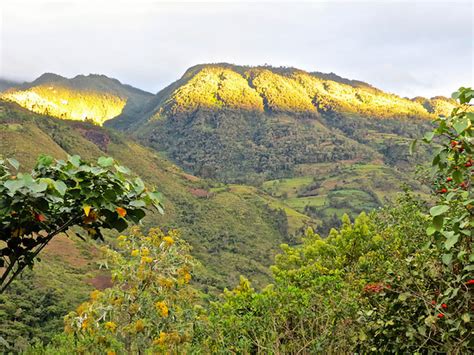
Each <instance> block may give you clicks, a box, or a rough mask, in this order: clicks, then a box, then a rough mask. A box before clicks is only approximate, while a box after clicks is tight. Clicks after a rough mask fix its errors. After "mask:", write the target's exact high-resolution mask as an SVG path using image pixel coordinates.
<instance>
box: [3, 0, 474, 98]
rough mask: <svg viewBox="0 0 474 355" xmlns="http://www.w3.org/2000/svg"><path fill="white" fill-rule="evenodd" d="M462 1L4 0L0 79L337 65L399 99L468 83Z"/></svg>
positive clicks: (166, 76)
mask: <svg viewBox="0 0 474 355" xmlns="http://www.w3.org/2000/svg"><path fill="white" fill-rule="evenodd" d="M473 11H474V10H473V5H472V3H471V2H470V1H451V2H430V1H404V2H394V1H371V2H360V1H352V2H351V1H344V2H342V1H331V2H330V1H327V2H322V1H318V2H301V3H300V2H297V3H295V2H291V3H290V2H286V3H282V2H279V3H276V2H258V3H255V2H237V3H236V2H206V3H204V2H203V3H200V2H190V3H189V2H187V3H183V2H173V3H165V2H156V1H131V0H130V1H106V0H103V1H101V0H95V1H62V2H47V1H39V0H36V1H33V0H29V1H20V0H15V1H9V0H3V2H2V4H1V5H0V16H1V17H0V26H1V27H0V28H1V32H0V36H1V37H0V51H1V52H0V76H2V77H7V78H17V79H22V80H32V79H34V78H35V77H37V76H39V75H40V74H42V73H43V72H46V71H49V72H55V73H58V74H61V75H65V76H68V77H71V76H75V75H77V74H79V73H84V74H88V73H103V74H106V75H109V76H112V77H116V78H118V79H120V80H121V81H123V82H126V83H129V84H132V85H134V86H137V87H140V88H143V89H146V90H149V91H152V92H156V91H158V90H159V89H161V88H162V87H164V86H166V85H168V84H169V83H171V82H172V81H174V80H176V79H177V78H179V77H180V76H181V75H182V74H183V72H184V71H185V70H186V69H187V68H188V67H190V66H192V65H195V64H198V63H207V62H222V61H225V62H231V63H236V64H249V65H258V64H264V63H268V64H272V65H277V66H279V65H285V66H294V67H298V68H301V69H305V70H309V71H323V72H331V71H332V72H335V73H337V74H339V75H342V76H346V77H349V78H352V79H359V80H364V81H367V82H369V83H371V84H373V85H375V86H377V87H380V88H382V89H384V90H387V91H390V92H394V93H397V94H400V95H402V96H415V95H425V96H433V95H438V94H442V95H449V93H450V92H451V91H453V90H455V89H456V88H457V87H458V86H460V85H472V84H474V78H473Z"/></svg>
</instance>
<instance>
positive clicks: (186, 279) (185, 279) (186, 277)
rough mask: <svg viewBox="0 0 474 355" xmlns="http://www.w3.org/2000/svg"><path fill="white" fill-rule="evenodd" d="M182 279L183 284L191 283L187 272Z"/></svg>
mask: <svg viewBox="0 0 474 355" xmlns="http://www.w3.org/2000/svg"><path fill="white" fill-rule="evenodd" d="M183 278H184V282H186V283H188V282H189V281H191V274H190V273H189V272H186V273H185V274H184V275H183Z"/></svg>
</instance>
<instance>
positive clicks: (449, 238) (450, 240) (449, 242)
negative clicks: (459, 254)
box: [444, 232, 459, 250]
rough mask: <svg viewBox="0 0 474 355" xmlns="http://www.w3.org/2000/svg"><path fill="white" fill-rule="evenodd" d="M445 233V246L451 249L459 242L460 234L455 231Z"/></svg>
mask: <svg viewBox="0 0 474 355" xmlns="http://www.w3.org/2000/svg"><path fill="white" fill-rule="evenodd" d="M444 235H445V236H446V241H445V242H444V247H445V248H446V250H450V249H451V248H452V247H453V246H454V245H455V244H456V243H457V242H458V239H459V234H455V233H454V232H447V233H445V234H444Z"/></svg>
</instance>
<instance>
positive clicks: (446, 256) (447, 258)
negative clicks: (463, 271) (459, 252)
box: [441, 254, 453, 265]
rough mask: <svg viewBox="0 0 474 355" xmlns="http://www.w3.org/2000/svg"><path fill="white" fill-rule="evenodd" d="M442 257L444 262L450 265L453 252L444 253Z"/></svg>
mask: <svg viewBox="0 0 474 355" xmlns="http://www.w3.org/2000/svg"><path fill="white" fill-rule="evenodd" d="M441 259H442V260H443V263H444V264H445V265H449V264H451V261H452V260H453V254H443V256H442V257H441Z"/></svg>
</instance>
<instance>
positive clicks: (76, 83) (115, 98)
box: [0, 73, 152, 125]
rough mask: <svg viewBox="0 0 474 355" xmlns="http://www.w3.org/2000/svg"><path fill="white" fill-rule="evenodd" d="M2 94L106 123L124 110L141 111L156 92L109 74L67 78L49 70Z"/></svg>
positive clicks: (57, 113) (50, 111) (36, 108)
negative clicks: (120, 80) (126, 82)
mask: <svg viewBox="0 0 474 355" xmlns="http://www.w3.org/2000/svg"><path fill="white" fill-rule="evenodd" d="M0 97H1V98H3V99H4V100H8V101H13V102H16V103H18V104H19V105H21V106H22V107H24V108H27V109H29V110H31V111H33V112H36V113H40V114H45V115H51V116H54V117H57V118H63V119H70V120H79V121H86V120H88V121H92V122H94V123H96V124H99V125H102V124H103V123H104V121H106V120H109V119H112V118H114V117H116V116H118V115H120V114H123V115H127V114H131V115H133V114H135V113H138V112H139V111H140V109H141V107H142V106H143V105H144V104H145V103H146V102H147V100H149V99H150V98H151V97H152V95H151V94H150V93H147V92H145V91H142V90H139V89H136V88H134V87H132V86H129V85H124V84H122V83H120V82H119V81H118V80H116V79H111V78H108V77H107V76H105V75H95V74H90V75H87V76H84V75H78V76H76V77H74V78H72V79H67V78H64V77H62V76H60V75H57V74H52V73H45V74H43V75H41V76H40V77H39V78H37V79H36V80H34V81H33V82H31V83H25V84H23V85H21V86H16V87H10V88H8V89H7V90H5V91H4V92H3V93H1V94H0Z"/></svg>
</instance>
